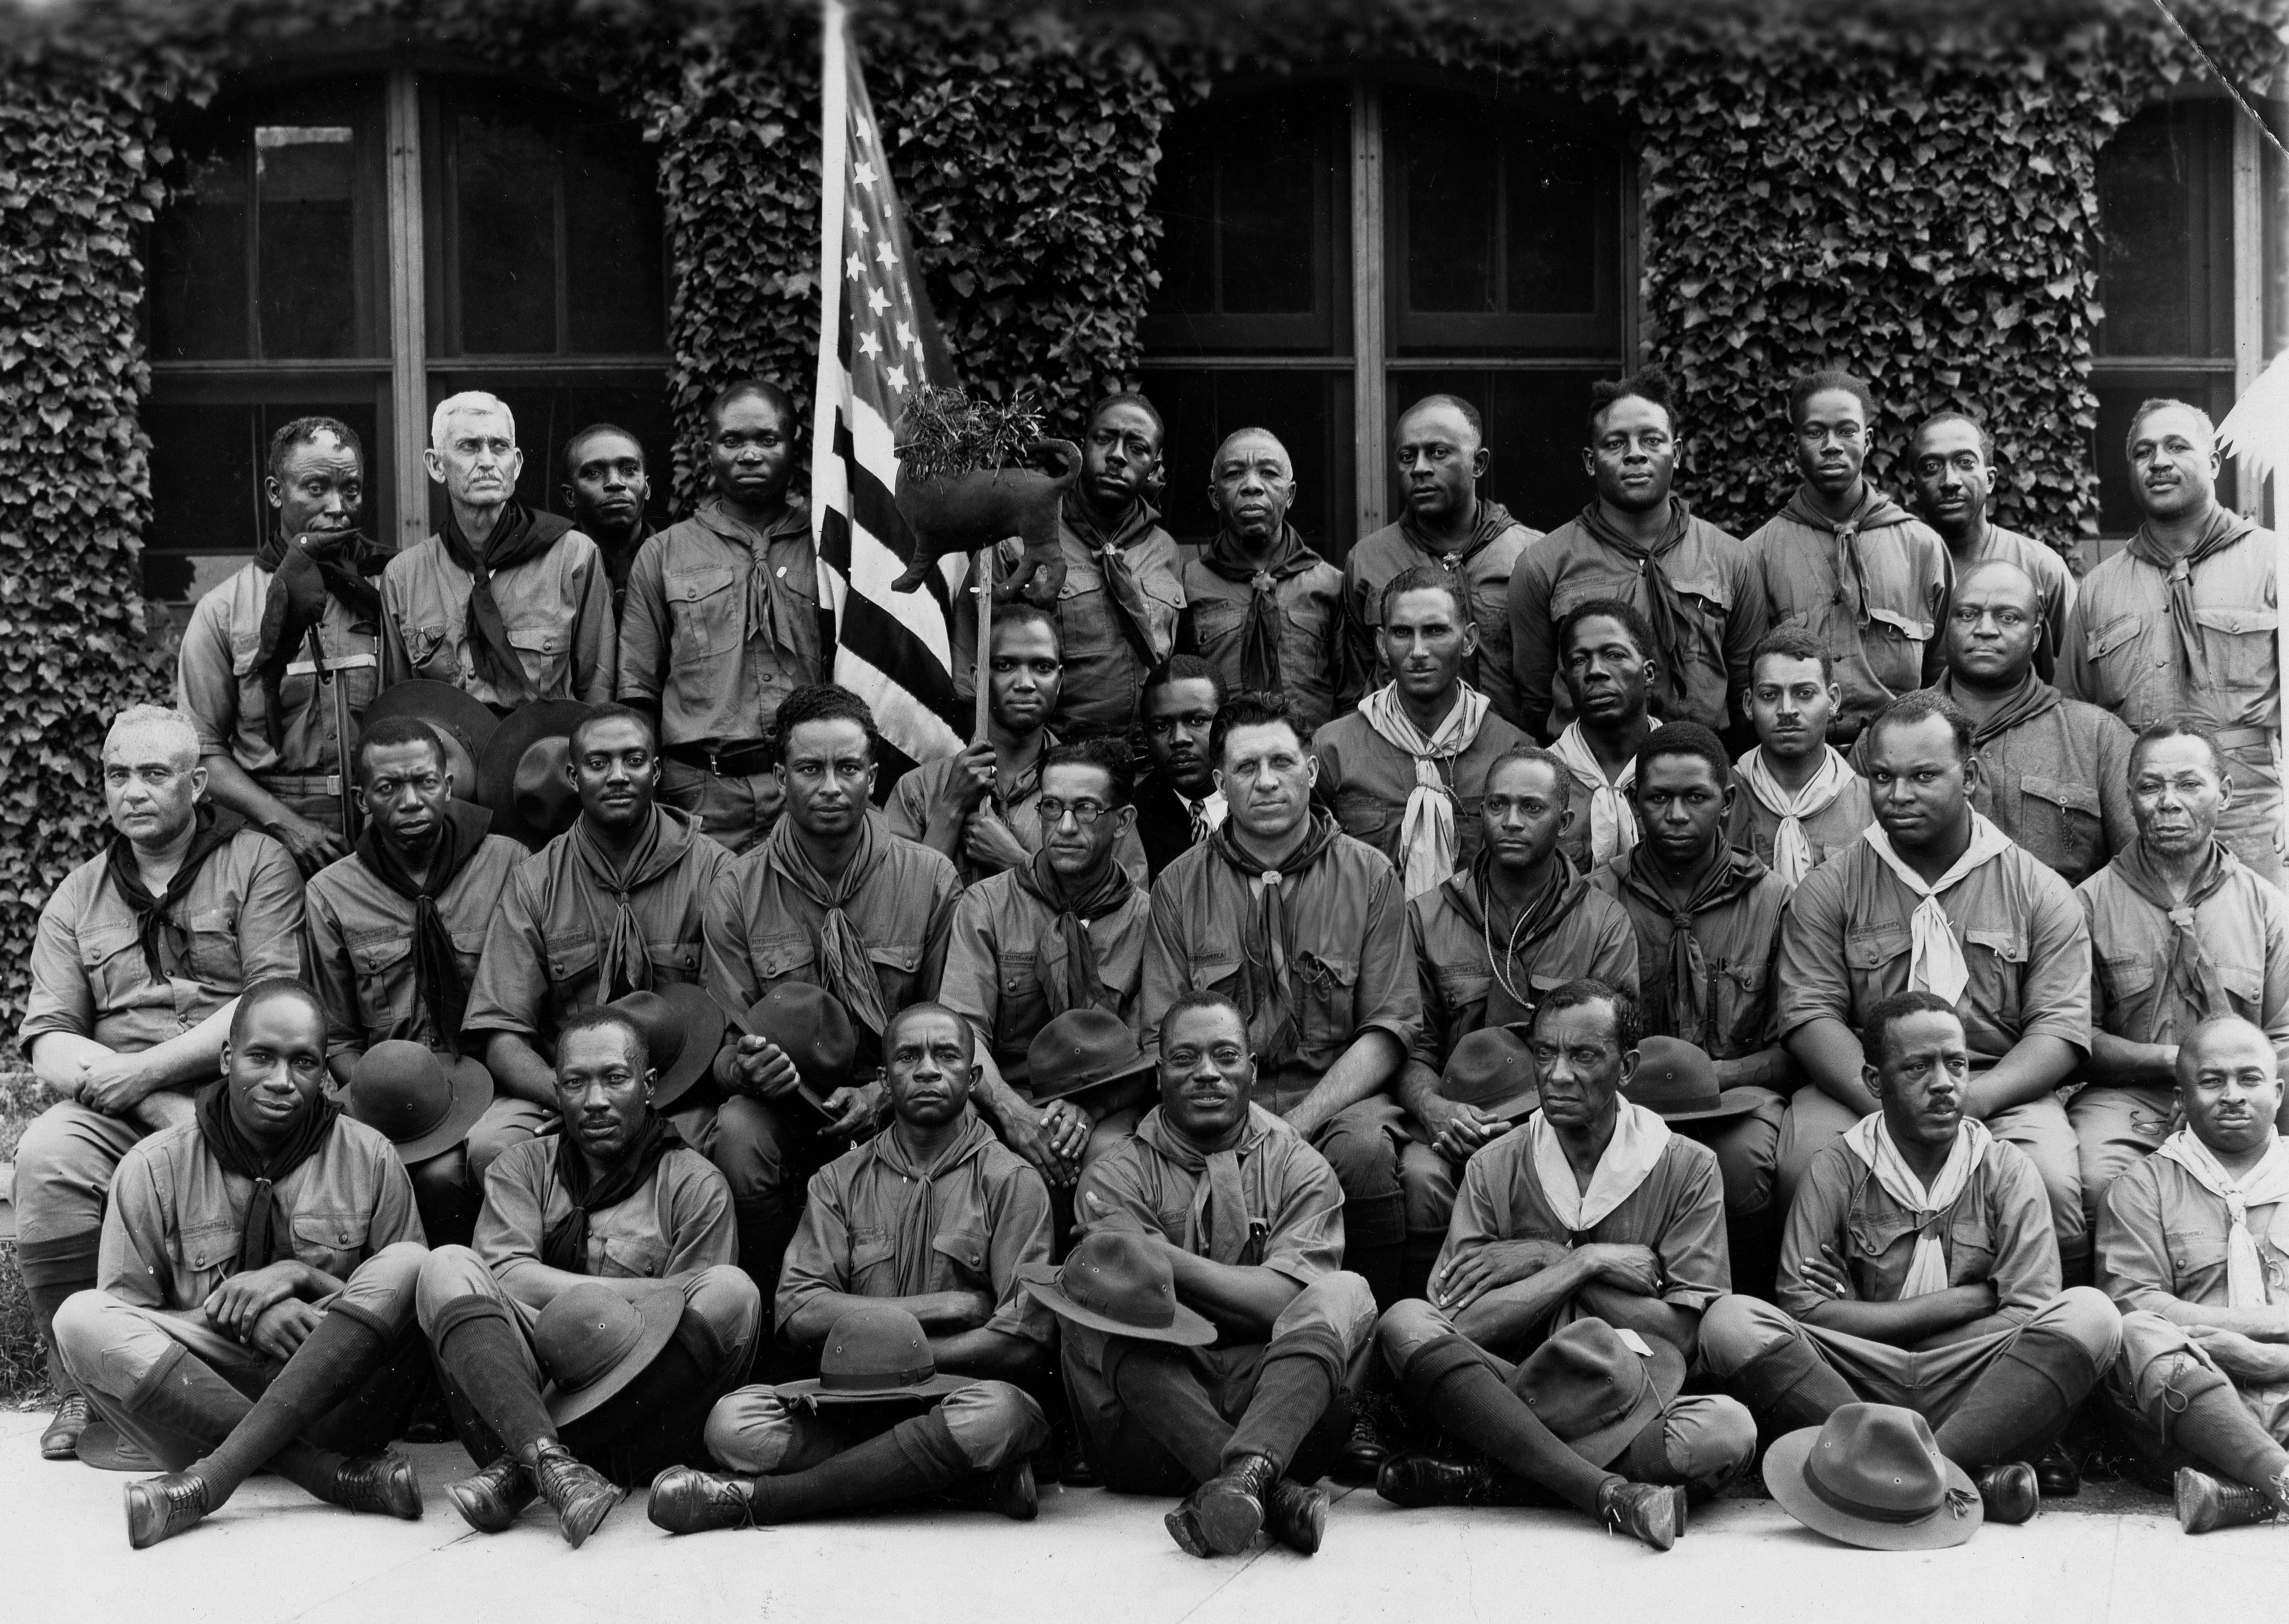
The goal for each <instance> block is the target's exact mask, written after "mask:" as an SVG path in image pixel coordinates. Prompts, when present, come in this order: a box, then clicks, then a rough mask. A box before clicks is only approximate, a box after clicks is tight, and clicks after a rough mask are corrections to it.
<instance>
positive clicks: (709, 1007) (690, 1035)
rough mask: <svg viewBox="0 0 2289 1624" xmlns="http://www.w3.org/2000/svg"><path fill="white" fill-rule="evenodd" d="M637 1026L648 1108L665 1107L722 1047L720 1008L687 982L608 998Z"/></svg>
mask: <svg viewBox="0 0 2289 1624" xmlns="http://www.w3.org/2000/svg"><path fill="white" fill-rule="evenodd" d="M611 1007H612V1008H614V1009H617V1010H618V1011H619V1012H620V1013H621V1014H622V1015H626V1016H627V1017H628V1018H629V1019H630V1020H632V1021H634V1023H636V1025H637V1026H638V1027H640V1028H642V1031H643V1035H644V1049H645V1052H646V1054H647V1055H648V1056H649V1058H650V1062H651V1069H652V1070H653V1071H656V1072H658V1076H657V1077H655V1078H653V1079H651V1108H652V1109H653V1110H654V1111H666V1109H667V1108H668V1107H669V1106H671V1105H674V1103H676V1102H677V1101H678V1100H680V1099H682V1097H683V1096H684V1095H687V1094H689V1093H690V1091H691V1086H692V1085H693V1084H694V1083H696V1082H698V1080H699V1079H701V1078H703V1077H705V1076H706V1075H707V1071H708V1068H709V1067H711V1066H713V1065H714V1063H715V1051H716V1050H718V1049H720V1048H722V1047H723V1028H724V1026H725V1025H726V1024H727V1023H726V1022H725V1021H724V1019H723V1008H722V1005H720V1004H718V1003H717V1002H716V1001H715V1000H714V999H712V998H709V997H708V996H707V993H706V989H704V988H701V987H697V986H694V985H693V984H692V983H690V982H688V981H671V982H666V983H662V984H661V985H659V986H658V987H656V988H654V989H652V990H651V991H649V992H631V993H628V994H626V996H624V997H621V998H616V999H613V1000H612V1002H611Z"/></svg>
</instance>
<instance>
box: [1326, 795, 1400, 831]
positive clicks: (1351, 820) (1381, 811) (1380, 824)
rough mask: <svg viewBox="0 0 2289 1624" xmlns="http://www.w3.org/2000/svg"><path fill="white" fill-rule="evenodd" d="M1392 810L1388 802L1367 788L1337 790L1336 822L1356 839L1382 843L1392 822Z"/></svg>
mask: <svg viewBox="0 0 2289 1624" xmlns="http://www.w3.org/2000/svg"><path fill="white" fill-rule="evenodd" d="M1391 811H1392V809H1391V807H1390V804H1389V803H1388V802H1386V801H1384V800H1383V799H1382V798H1381V797H1380V796H1377V795H1374V794H1371V793H1369V792H1368V791H1366V790H1337V791H1336V822H1337V823H1338V824H1342V825H1343V826H1344V833H1345V834H1348V835H1350V836H1352V838H1353V839H1355V840H1365V841H1367V842H1368V844H1370V845H1380V844H1382V836H1383V832H1384V829H1386V828H1387V827H1389V826H1390V824H1391Z"/></svg>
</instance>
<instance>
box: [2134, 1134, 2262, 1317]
mask: <svg viewBox="0 0 2289 1624" xmlns="http://www.w3.org/2000/svg"><path fill="white" fill-rule="evenodd" d="M2284 1205H2285V1203H2282V1202H2279V1201H2275V1202H2271V1203H2269V1204H2268V1205H2267V1206H2253V1207H2251V1208H2250V1209H2249V1211H2248V1213H2247V1214H2246V1222H2248V1225H2249V1232H2250V1234H2251V1235H2252V1236H2253V1237H2254V1238H2256V1240H2257V1255H2258V1259H2259V1261H2260V1262H2262V1263H2263V1264H2264V1265H2265V1294H2266V1296H2267V1297H2268V1298H2269V1300H2271V1301H2272V1302H2277V1303H2278V1302H2289V1260H2285V1259H2284V1258H2283V1257H2282V1254H2281V1252H2280V1249H2279V1247H2278V1246H2276V1245H2274V1244H2273V1243H2272V1242H2271V1241H2269V1240H2268V1238H2267V1237H2269V1236H2271V1235H2274V1233H2275V1231H2276V1230H2277V1229H2278V1230H2279V1234H2278V1239H2280V1240H2281V1241H2285V1242H2289V1223H2284V1222H2283V1221H2282V1211H2281V1209H2282V1207H2283V1206H2284ZM2232 1236H2233V1221H2232V1219H2231V1218H2230V1217H2229V1216H2228V1215H2227V1214H2226V1208H2225V1200H2224V1198H2222V1197H2220V1196H2213V1195H2212V1194H2211V1193H2210V1192H2209V1191H2208V1190H2204V1189H2203V1188H2202V1187H2201V1185H2200V1184H2199V1183H2197V1182H2196V1181H2195V1179H2194V1175H2193V1174H2190V1173H2188V1172H2187V1171H2186V1170H2185V1169H2184V1168H2183V1167H2181V1166H2178V1164H2177V1163H2175V1162H2173V1161H2172V1160H2171V1159H2170V1158H2168V1157H2166V1156H2141V1157H2140V1158H2138V1159H2137V1160H2136V1161H2134V1162H2133V1163H2131V1164H2130V1166H2127V1167H2125V1168H2124V1169H2123V1170H2122V1171H2121V1172H2120V1173H2119V1174H2117V1175H2116V1176H2115V1179H2114V1182H2112V1183H2110V1184H2109V1185H2108V1186H2107V1187H2106V1195H2105V1197H2104V1198H2103V1199H2102V1200H2101V1201H2100V1203H2099V1207H2098V1288H2099V1289H2100V1290H2101V1291H2102V1292H2104V1293H2105V1294H2107V1295H2108V1296H2110V1297H2111V1298H2113V1299H2114V1306H2115V1307H2116V1308H2118V1309H2120V1310H2122V1311H2123V1312H2124V1313H2126V1314H2130V1313H2134V1312H2136V1311H2137V1310H2141V1309H2144V1310H2147V1311H2149V1313H2155V1314H2161V1315H2163V1316H2164V1317H2165V1318H2167V1317H2168V1315H2167V1310H2168V1305H2169V1302H2170V1299H2172V1298H2173V1297H2174V1298H2176V1299H2177V1300H2178V1301H2179V1302H2192V1303H2198V1304H2200V1305H2201V1306H2203V1307H2205V1308H2226V1307H2229V1306H2230V1304H2231V1302H2232V1293H2231V1292H2230V1290H2229V1289H2228V1286H2227V1275H2228V1270H2227V1260H2228V1258H2229V1255H2230V1253H2231V1241H2232Z"/></svg>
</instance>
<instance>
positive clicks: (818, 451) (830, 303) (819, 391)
mask: <svg viewBox="0 0 2289 1624" xmlns="http://www.w3.org/2000/svg"><path fill="white" fill-rule="evenodd" d="M843 28H844V22H843V17H842V5H841V0H824V4H822V5H821V6H820V7H819V30H818V47H819V51H818V56H819V67H818V101H819V109H818V111H819V117H818V182H819V185H818V369H817V371H816V373H815V374H814V376H813V378H812V380H811V394H810V399H811V434H810V551H811V568H812V569H814V570H815V571H817V573H818V594H819V601H820V602H822V603H824V604H825V605H826V606H827V608H828V609H830V610H832V611H833V616H834V636H835V641H836V642H837V644H838V645H839V644H840V643H841V639H842V621H843V617H844V616H845V615H846V614H847V613H849V607H848V605H847V604H846V603H845V602H844V601H843V597H844V593H843V587H844V582H843V580H842V577H841V576H839V575H838V574H837V573H836V572H835V571H834V570H833V569H828V568H827V565H826V557H825V551H824V549H823V548H822V547H821V545H820V543H821V542H822V541H824V540H825V531H826V510H827V504H826V502H825V500H824V499H823V498H822V493H821V492H820V490H819V489H818V482H819V476H820V472H821V465H822V464H823V463H824V461H825V459H826V458H828V457H830V456H832V455H833V446H834V442H833V438H832V435H833V426H834V419H833V413H832V412H831V410H829V409H828V404H827V403H828V402H830V401H831V400H833V398H834V393H835V392H834V388H833V384H834V377H835V372H836V370H837V367H836V362H835V359H834V334H835V330H836V329H837V327H839V326H840V325H841V321H842V283H841V269H842V255H841V243H842V210H841V204H840V203H839V202H838V201H837V200H838V199H839V198H840V197H841V193H842V187H843V184H844V177H845V175H846V174H847V173H848V171H849V154H848V153H846V152H845V151H844V150H843V141H844V139H846V138H845V134H844V128H845V126H844V121H845V120H846V119H847V118H848V116H849V85H848V84H847V83H846V81H845V80H844V78H843V75H844V73H845V72H846V71H847V66H846V62H845V59H844V56H843V32H842V30H843ZM825 654H826V659H825V665H826V680H827V681H830V682H833V681H840V680H841V677H840V673H838V672H837V671H836V670H835V666H836V665H837V663H838V658H837V654H836V651H835V650H834V649H828V650H826V651H825Z"/></svg>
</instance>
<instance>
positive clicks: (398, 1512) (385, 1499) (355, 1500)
mask: <svg viewBox="0 0 2289 1624" xmlns="http://www.w3.org/2000/svg"><path fill="white" fill-rule="evenodd" d="M330 1498H331V1500H332V1501H333V1502H334V1504H336V1505H338V1506H347V1507H348V1508H349V1509H351V1510H353V1511H379V1512H380V1513H382V1514H383V1515H384V1516H386V1517H402V1518H403V1519H404V1520H405V1521H407V1522H409V1523H418V1522H419V1521H420V1520H421V1477H420V1475H419V1473H417V1472H416V1471H415V1470H414V1469H413V1462H412V1461H409V1460H407V1459H406V1458H405V1457H404V1456H403V1455H401V1454H399V1453H397V1452H396V1451H395V1450H394V1449H385V1450H383V1451H382V1452H381V1453H379V1454H378V1455H367V1456H365V1457H363V1459H360V1460H356V1461H349V1462H347V1464H345V1465H344V1466H343V1468H342V1469H341V1471H340V1472H339V1474H337V1475H336V1477H335V1478H334V1492H333V1493H332V1495H331V1497H330Z"/></svg>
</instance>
